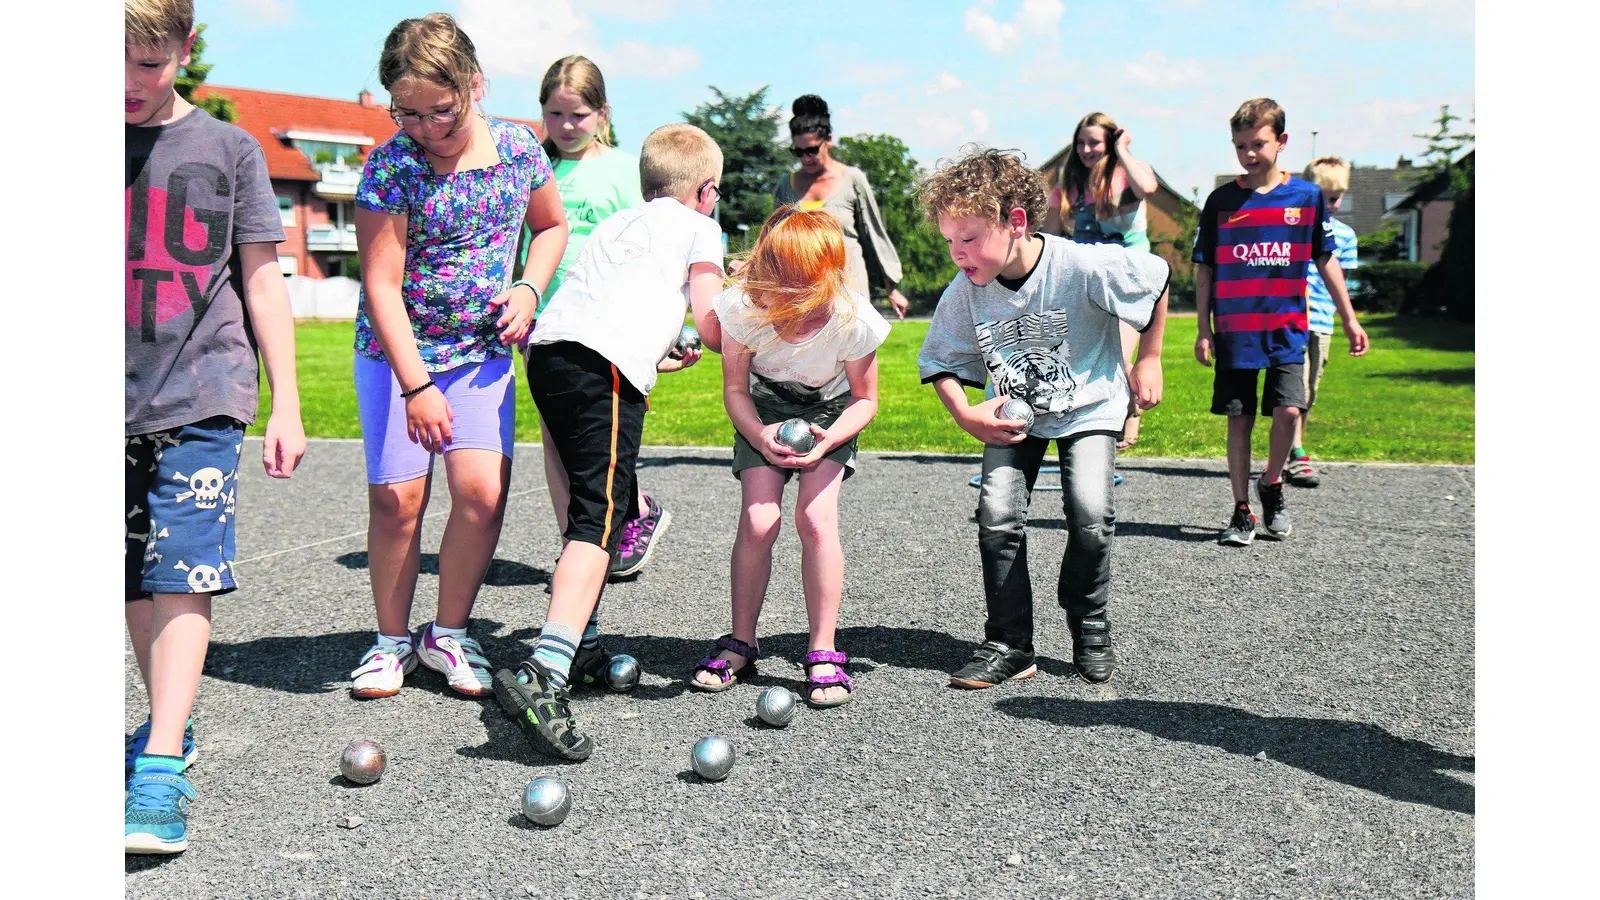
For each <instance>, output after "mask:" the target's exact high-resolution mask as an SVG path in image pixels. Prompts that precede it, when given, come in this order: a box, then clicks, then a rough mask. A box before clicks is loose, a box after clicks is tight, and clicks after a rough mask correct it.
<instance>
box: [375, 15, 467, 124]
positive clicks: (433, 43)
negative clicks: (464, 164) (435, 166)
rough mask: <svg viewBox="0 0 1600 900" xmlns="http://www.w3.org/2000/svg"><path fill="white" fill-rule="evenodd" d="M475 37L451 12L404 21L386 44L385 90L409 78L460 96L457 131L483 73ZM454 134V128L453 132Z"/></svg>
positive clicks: (381, 64)
mask: <svg viewBox="0 0 1600 900" xmlns="http://www.w3.org/2000/svg"><path fill="white" fill-rule="evenodd" d="M482 72H483V69H482V68H481V67H480V66H479V65H478V51H477V48H476V47H474V46H473V45H472V38H469V37H467V33H466V32H465V31H462V30H461V27H460V26H458V25H457V24H456V20H455V19H453V18H451V16H450V14H449V13H437V12H436V13H428V14H427V15H425V16H423V17H422V18H420V19H403V20H401V22H400V24H398V25H396V26H394V28H393V29H391V30H390V31H389V36H388V37H387V38H384V41H383V55H382V56H381V57H379V59H378V81H379V82H380V83H381V84H382V85H383V89H384V90H386V91H390V92H393V90H394V86H395V85H397V84H399V83H400V82H402V81H405V80H407V79H420V80H423V81H428V82H432V83H433V84H437V85H440V86H442V87H445V88H448V89H449V90H450V91H451V92H452V93H454V94H455V95H456V108H455V110H454V112H455V114H456V116H457V120H456V125H455V127H456V128H459V127H461V119H462V118H464V117H465V116H466V113H467V110H468V108H469V107H471V105H472V78H473V76H475V75H480V74H482ZM451 130H452V131H453V130H454V129H451Z"/></svg>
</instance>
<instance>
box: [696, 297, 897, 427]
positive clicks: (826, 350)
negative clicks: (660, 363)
mask: <svg viewBox="0 0 1600 900" xmlns="http://www.w3.org/2000/svg"><path fill="white" fill-rule="evenodd" d="M847 303H848V304H853V305H854V310H855V314H854V316H844V315H841V314H840V312H841V311H842V310H841V307H843V308H846V309H848V308H849V307H845V306H844V304H847ZM716 310H717V319H718V320H719V321H720V322H721V323H722V330H723V332H724V333H725V334H727V336H728V337H731V338H733V339H734V340H736V341H738V342H739V343H740V344H743V345H744V346H746V347H748V348H750V350H751V354H750V385H751V387H756V386H757V385H758V383H759V382H758V379H760V380H765V381H767V382H769V383H771V382H778V383H788V384H790V385H795V386H798V387H799V388H800V390H799V391H798V392H795V391H789V392H786V393H799V394H800V395H801V398H803V401H804V402H810V401H816V402H820V401H823V400H832V399H833V398H835V397H838V396H840V395H841V394H844V393H845V392H847V391H849V390H850V379H849V378H848V377H847V376H846V375H845V371H844V364H845V363H846V362H851V361H853V360H858V359H861V358H862V357H864V356H866V355H868V354H870V353H872V352H873V351H875V350H877V349H878V346H879V345H880V344H882V343H883V341H884V338H887V337H888V336H889V323H888V322H887V321H885V320H884V318H883V316H882V315H880V314H879V313H878V311H877V310H876V309H873V308H872V304H871V303H870V302H868V300H867V298H866V297H863V296H861V295H860V294H858V293H856V292H855V291H849V292H848V293H847V294H845V295H842V296H840V297H838V298H837V299H836V300H835V310H834V314H833V317H832V318H830V319H829V320H828V322H827V324H825V325H823V326H822V327H821V328H819V329H817V330H816V331H815V332H813V333H812V334H809V335H807V336H806V337H804V338H802V339H801V340H799V341H796V342H794V343H790V342H788V341H784V340H780V339H779V338H778V331H777V329H776V328H773V327H772V326H771V325H769V324H767V323H766V322H764V321H762V320H761V319H760V318H759V316H758V315H757V313H759V310H757V309H756V308H755V306H754V305H753V304H752V303H751V302H750V298H749V297H748V296H747V295H746V294H745V292H744V290H743V289H742V288H730V289H728V290H726V291H723V292H722V293H720V294H718V295H717V299H716Z"/></svg>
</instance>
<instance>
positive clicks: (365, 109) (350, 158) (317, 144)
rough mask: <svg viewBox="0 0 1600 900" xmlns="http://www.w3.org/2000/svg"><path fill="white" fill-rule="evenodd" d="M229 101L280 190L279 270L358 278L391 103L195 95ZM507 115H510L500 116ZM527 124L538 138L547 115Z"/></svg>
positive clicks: (365, 97)
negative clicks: (361, 222)
mask: <svg viewBox="0 0 1600 900" xmlns="http://www.w3.org/2000/svg"><path fill="white" fill-rule="evenodd" d="M213 95H220V96H223V97H227V98H228V99H229V100H231V101H233V107H234V112H235V120H234V124H235V125H238V126H239V127H240V128H243V129H244V130H245V131H248V132H249V133H250V134H251V136H252V137H254V138H255V139H256V140H257V141H260V142H261V148H262V150H263V151H264V152H265V153H266V158H267V175H268V176H269V177H270V178H271V179H272V190H273V193H275V194H277V195H278V215H279V216H280V218H281V219H282V221H283V232H284V236H285V237H284V241H283V243H281V244H279V245H278V264H279V266H281V267H282V268H283V273H284V274H285V275H290V276H298V277H300V278H326V277H328V276H330V275H346V276H349V277H351V278H360V277H361V272H360V266H359V263H358V262H357V260H356V225H355V203H354V200H355V195H356V185H357V183H358V182H360V180H361V167H362V165H363V163H364V161H365V159H366V155H367V153H368V152H370V151H371V149H372V148H373V147H376V146H377V145H379V144H381V143H383V142H384V141H386V140H388V139H389V138H390V136H392V135H393V134H394V133H395V131H396V128H395V124H394V120H392V119H390V118H389V110H388V109H387V108H385V107H384V106H382V105H380V104H378V103H376V102H374V101H373V99H372V94H370V93H368V92H367V91H362V92H361V93H360V95H359V96H357V98H356V99H355V100H335V99H332V98H329V97H306V96H302V95H299V94H282V93H278V92H276V91H258V90H252V89H249V88H236V87H224V86H221V85H209V84H208V85H201V87H200V89H199V90H198V91H197V92H196V96H197V97H201V98H204V97H208V96H213ZM502 118H508V119H509V117H502ZM509 120H510V121H513V122H521V123H522V124H524V125H528V126H531V127H532V128H533V130H534V133H535V134H537V135H539V137H540V139H541V140H542V139H543V138H544V136H545V131H544V122H542V121H537V122H536V121H532V120H528V119H509Z"/></svg>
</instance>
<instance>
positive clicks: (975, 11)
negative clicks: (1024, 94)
mask: <svg viewBox="0 0 1600 900" xmlns="http://www.w3.org/2000/svg"><path fill="white" fill-rule="evenodd" d="M993 5H994V0H980V2H979V4H978V5H977V6H972V7H968V8H967V10H966V12H965V13H963V14H962V17H961V25H962V28H963V29H965V30H966V32H967V34H970V35H972V36H973V37H975V38H977V39H978V43H980V44H982V45H983V47H984V49H986V50H988V51H989V52H990V53H1005V52H1006V51H1008V50H1011V49H1013V48H1015V47H1017V46H1018V45H1019V44H1021V43H1022V42H1023V41H1024V40H1026V39H1029V38H1036V37H1039V36H1046V37H1048V38H1049V39H1051V40H1054V39H1055V37H1056V34H1057V32H1058V30H1059V27H1060V23H1061V13H1062V6H1061V0H1022V6H1021V7H1020V8H1018V10H1017V14H1016V15H1015V16H1013V17H1012V19H1011V21H1009V22H1001V21H999V20H997V19H996V18H995V17H994V16H991V15H989V14H988V13H986V12H984V11H983V10H984V9H986V8H989V7H992V6H993Z"/></svg>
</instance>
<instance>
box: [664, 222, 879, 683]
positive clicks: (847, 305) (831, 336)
mask: <svg viewBox="0 0 1600 900" xmlns="http://www.w3.org/2000/svg"><path fill="white" fill-rule="evenodd" d="M848 259H849V258H848V256H847V255H846V251H845V243H844V232H843V231H842V230H841V229H840V227H839V222H838V220H837V219H835V218H834V217H833V215H832V214H831V213H828V212H824V211H822V210H810V211H802V210H797V209H796V208H795V207H792V206H785V207H782V208H780V209H778V210H777V211H776V212H774V213H773V214H772V216H771V218H769V219H767V222H766V224H765V225H764V226H762V229H761V234H760V236H759V237H757V238H756V243H755V247H754V248H753V249H752V250H751V253H750V260H749V263H748V264H747V265H745V267H744V268H742V269H741V270H740V271H739V274H738V275H737V276H735V286H734V287H733V288H732V289H730V290H728V291H727V292H725V293H723V294H721V295H720V296H718V297H717V299H716V314H717V320H718V321H719V323H720V325H721V328H722V334H723V344H722V353H723V367H722V396H723V405H724V406H726V407H727V410H728V418H730V419H732V420H733V427H734V429H735V436H734V448H733V474H734V475H735V476H736V477H737V478H738V479H739V483H740V493H741V496H742V506H743V510H742V513H741V515H740V516H739V531H738V534H737V536H736V537H735V538H734V542H733V561H732V573H731V579H730V580H731V582H732V588H733V631H732V632H731V633H729V634H726V635H723V636H722V637H720V638H718V639H717V642H716V646H715V647H713V648H712V650H711V653H710V654H709V655H707V656H706V658H704V659H702V660H700V662H699V664H698V665H696V666H695V670H694V672H693V673H692V675H691V677H690V680H689V686H690V687H693V688H695V689H696V690H701V691H710V692H713V693H716V692H721V691H725V690H727V689H729V688H731V687H733V686H734V685H735V684H737V683H738V682H740V681H743V680H748V679H749V678H750V677H751V676H753V675H754V674H755V670H756V658H757V657H758V656H759V655H760V642H759V640H758V639H757V635H756V619H757V617H758V616H760V614H761V604H762V601H763V600H765V599H766V592H767V582H768V580H769V579H770V578H771V576H772V545H773V542H774V541H775V540H777V537H778V528H779V522H780V520H781V519H782V512H783V490H784V486H785V485H787V484H788V483H789V477H790V476H791V475H793V474H795V473H796V472H799V473H800V494H799V497H798V499H797V500H796V501H795V514H794V516H795V530H796V531H797V532H798V533H799V536H800V553H801V560H802V563H801V570H802V571H803V572H804V573H805V576H804V579H803V580H804V583H805V596H806V618H807V620H808V621H809V623H810V632H811V634H810V645H809V647H808V648H807V650H808V652H807V653H806V657H805V662H804V668H805V672H806V696H805V700H806V703H808V704H810V705H811V706H813V707H818V708H821V707H831V706H839V705H841V704H843V703H846V702H848V701H849V700H850V698H851V696H852V693H853V690H854V688H853V686H852V684H851V682H850V676H849V675H847V674H845V672H844V665H845V663H847V662H848V661H849V657H847V656H846V655H845V654H844V653H841V652H839V651H838V650H837V649H835V648H834V645H833V639H834V630H835V628H836V626H837V624H838V618H839V598H840V595H841V594H842V593H843V591H844V549H843V547H842V546H841V545H840V543H839V491H840V488H841V485H843V483H844V480H845V479H846V478H848V477H849V476H850V473H851V472H852V471H854V469H855V455H856V436H857V435H859V434H860V433H861V430H862V429H864V428H866V427H867V424H868V423H869V422H871V421H872V418H873V416H874V415H876V414H877V412H878V362H877V350H878V346H879V345H880V344H882V343H883V340H884V338H886V337H888V336H889V323H888V322H886V321H884V319H883V316H881V315H879V314H878V312H877V310H875V309H873V308H872V304H871V303H869V302H868V301H867V298H865V297H863V296H861V295H860V294H857V293H855V292H854V291H852V290H850V288H849V287H848V281H847V279H848V277H849V268H848ZM794 418H799V419H804V420H805V421H807V422H809V423H810V424H811V434H812V436H813V437H815V439H816V445H815V446H814V447H811V448H810V449H808V450H806V451H805V452H804V453H800V452H797V451H795V450H794V449H792V448H791V447H789V446H788V445H786V444H783V443H780V442H779V440H778V434H777V432H778V426H779V425H780V424H781V423H783V422H784V421H786V420H788V419H794Z"/></svg>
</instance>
